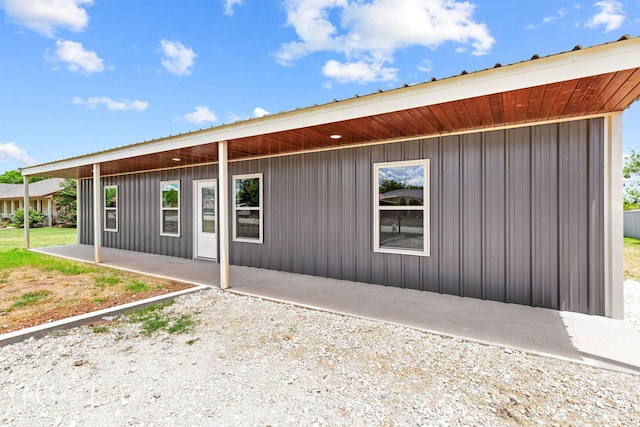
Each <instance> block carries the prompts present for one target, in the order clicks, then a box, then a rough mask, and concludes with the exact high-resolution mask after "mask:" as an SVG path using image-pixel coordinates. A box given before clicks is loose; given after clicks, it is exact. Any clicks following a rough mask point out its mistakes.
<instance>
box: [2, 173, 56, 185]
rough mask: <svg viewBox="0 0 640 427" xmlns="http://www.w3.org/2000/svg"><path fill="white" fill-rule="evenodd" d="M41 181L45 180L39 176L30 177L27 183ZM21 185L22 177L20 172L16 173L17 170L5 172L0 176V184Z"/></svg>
mask: <svg viewBox="0 0 640 427" xmlns="http://www.w3.org/2000/svg"><path fill="white" fill-rule="evenodd" d="M43 179H47V178H44V177H41V176H30V177H29V182H38V181H42V180H43ZM23 183H24V178H23V177H22V174H21V173H20V171H17V170H12V171H6V172H5V173H3V174H2V175H0V184H23Z"/></svg>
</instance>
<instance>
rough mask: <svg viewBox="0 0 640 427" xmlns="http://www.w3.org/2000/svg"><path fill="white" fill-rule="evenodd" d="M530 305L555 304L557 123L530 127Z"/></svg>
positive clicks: (557, 235)
mask: <svg viewBox="0 0 640 427" xmlns="http://www.w3.org/2000/svg"><path fill="white" fill-rule="evenodd" d="M531 132H532V168H533V170H532V197H533V206H532V212H533V214H532V224H531V236H532V248H533V249H532V251H533V252H532V263H533V265H532V271H531V276H532V284H531V305H533V306H534V307H548V308H555V309H557V308H558V293H559V284H558V269H559V260H558V256H559V254H558V248H559V247H558V241H559V228H558V209H559V206H558V201H559V197H558V157H557V156H558V125H557V124H553V125H545V126H536V127H534V128H533V129H532V130H531Z"/></svg>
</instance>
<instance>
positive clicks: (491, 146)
mask: <svg viewBox="0 0 640 427" xmlns="http://www.w3.org/2000/svg"><path fill="white" fill-rule="evenodd" d="M484 150H485V158H484V171H483V175H484V179H483V184H484V185H483V190H482V191H483V195H484V200H485V203H484V213H483V216H484V230H483V238H484V242H483V246H484V248H483V256H484V260H483V264H484V267H485V268H484V271H483V275H484V277H483V283H484V289H483V290H484V295H483V298H486V299H490V300H494V301H504V300H505V262H506V251H505V222H506V221H505V219H506V218H505V146H504V131H494V132H487V133H486V134H485V141H484Z"/></svg>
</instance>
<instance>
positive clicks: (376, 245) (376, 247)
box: [373, 159, 431, 257]
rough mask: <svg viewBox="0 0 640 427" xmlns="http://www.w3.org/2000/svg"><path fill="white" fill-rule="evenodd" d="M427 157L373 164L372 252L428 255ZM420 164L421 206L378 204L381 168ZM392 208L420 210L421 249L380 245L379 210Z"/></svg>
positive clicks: (428, 177) (390, 209)
mask: <svg viewBox="0 0 640 427" xmlns="http://www.w3.org/2000/svg"><path fill="white" fill-rule="evenodd" d="M429 163H430V162H429V159H417V160H403V161H394V162H381V163H374V164H373V252H376V253H387V254H398V255H414V256H427V257H428V256H430V250H431V247H430V241H431V239H430V228H429V225H430V215H429V212H430V203H429V195H430V189H429V186H430V182H431V180H430V172H429V171H430V166H429ZM412 166H422V168H423V171H424V187H423V200H422V206H415V205H402V208H401V209H400V208H398V207H397V206H380V183H379V174H380V169H382V168H398V167H412ZM394 210H403V211H407V210H410V211H411V210H415V211H422V220H423V224H422V226H423V235H422V237H423V246H422V250H414V249H409V248H389V247H381V246H380V212H381V211H394Z"/></svg>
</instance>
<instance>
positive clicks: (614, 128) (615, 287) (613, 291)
mask: <svg viewBox="0 0 640 427" xmlns="http://www.w3.org/2000/svg"><path fill="white" fill-rule="evenodd" d="M604 146H605V148H604V149H605V164H604V168H605V170H604V180H605V182H604V199H605V200H604V257H605V259H604V265H605V274H604V286H605V295H604V299H605V316H607V317H612V318H614V319H623V318H624V271H623V265H622V261H623V214H622V113H616V114H612V115H611V116H608V117H606V118H605V144H604Z"/></svg>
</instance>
